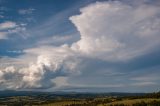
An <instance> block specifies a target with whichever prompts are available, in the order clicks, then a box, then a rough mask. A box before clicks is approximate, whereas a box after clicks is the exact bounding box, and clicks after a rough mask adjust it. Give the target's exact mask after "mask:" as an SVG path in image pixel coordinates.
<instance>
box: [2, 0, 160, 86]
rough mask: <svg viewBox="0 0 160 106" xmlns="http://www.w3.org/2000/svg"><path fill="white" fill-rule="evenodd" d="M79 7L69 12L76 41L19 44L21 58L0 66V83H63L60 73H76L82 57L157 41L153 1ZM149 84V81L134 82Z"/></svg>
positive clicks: (130, 52) (159, 10)
mask: <svg viewBox="0 0 160 106" xmlns="http://www.w3.org/2000/svg"><path fill="white" fill-rule="evenodd" d="M144 10H145V11H147V12H145V11H144ZM80 11H81V14H80V15H76V16H72V17H70V20H71V21H72V22H73V23H74V25H75V26H76V28H77V29H78V31H79V32H80V39H79V40H78V41H77V42H74V43H73V44H71V46H69V45H67V44H64V45H61V46H59V47H53V46H40V47H35V48H31V49H27V50H24V55H22V56H19V57H18V59H20V60H18V62H17V61H16V63H20V62H19V61H22V63H23V64H20V66H18V65H15V66H6V67H5V68H2V69H1V70H0V81H1V86H3V87H6V88H12V89H17V88H31V89H32V88H49V87H53V86H55V84H56V85H58V86H62V85H63V83H67V81H66V82H65V81H64V79H65V78H64V79H63V78H62V77H64V76H72V75H78V74H80V72H79V71H81V70H79V69H77V66H80V63H81V59H84V58H92V59H95V58H98V59H100V60H105V61H124V60H128V59H133V58H134V57H137V56H140V55H143V54H145V53H148V52H150V51H151V50H152V49H153V48H155V47H158V46H159V45H160V38H159V33H160V27H159V26H160V18H159V14H160V7H158V6H153V5H149V4H141V5H134V6H132V5H128V4H125V3H122V2H117V1H116V2H114V1H110V2H97V3H94V4H91V5H89V6H87V7H85V8H82V9H81V10H80ZM15 25H16V24H15ZM1 26H5V25H3V24H2V25H1ZM6 26H7V25H6ZM11 26H12V25H11ZM11 26H10V27H11ZM1 28H2V29H5V28H9V27H1ZM12 31H13V30H12ZM12 31H11V32H12ZM13 32H14V31H13ZM54 39H59V38H54ZM65 39H66V38H61V39H60V40H62V41H63V40H65ZM67 39H68V38H67ZM24 61H25V62H24ZM27 65H28V66H27ZM3 67H4V66H3ZM8 67H9V68H8ZM6 70H7V71H6ZM7 76H12V77H7ZM65 80H68V79H67V78H66V79H65ZM95 83H96V82H95ZM149 84H152V82H144V83H140V84H137V83H136V84H134V85H149ZM95 85H96V84H95ZM107 86H109V87H110V86H111V87H114V85H106V87H107Z"/></svg>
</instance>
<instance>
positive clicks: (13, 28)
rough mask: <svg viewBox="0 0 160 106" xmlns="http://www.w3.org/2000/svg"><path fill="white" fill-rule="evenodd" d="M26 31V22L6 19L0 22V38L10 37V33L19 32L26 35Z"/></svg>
mask: <svg viewBox="0 0 160 106" xmlns="http://www.w3.org/2000/svg"><path fill="white" fill-rule="evenodd" d="M25 31H26V28H25V25H24V24H17V23H16V22H12V21H6V22H3V23H0V39H8V35H11V34H19V35H22V36H23V35H25V34H24V32H25Z"/></svg>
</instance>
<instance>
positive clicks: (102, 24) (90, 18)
mask: <svg viewBox="0 0 160 106" xmlns="http://www.w3.org/2000/svg"><path fill="white" fill-rule="evenodd" d="M144 10H146V11H148V12H147V13H146V12H144ZM159 10H160V8H159V6H153V5H150V4H145V3H143V4H141V5H134V6H132V5H128V4H126V3H123V2H120V1H110V2H97V3H95V4H91V5H89V6H87V7H85V8H82V9H81V10H80V12H81V14H80V15H75V16H72V17H70V20H71V21H72V22H73V23H74V25H75V26H76V28H77V29H78V31H79V32H80V34H81V39H80V40H79V41H78V42H76V43H74V44H73V45H72V47H71V48H72V49H74V50H76V51H79V52H81V53H84V54H85V55H86V54H88V55H89V56H92V57H97V58H100V59H104V60H112V61H114V60H115V61H117V60H128V59H132V58H134V57H137V56H140V55H143V54H145V53H146V52H149V51H151V50H152V49H153V48H154V47H158V45H159V40H160V38H159V31H160V30H159V29H160V27H159V26H160V17H159V14H160V12H159ZM153 41H154V42H153Z"/></svg>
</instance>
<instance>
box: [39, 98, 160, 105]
mask: <svg viewBox="0 0 160 106" xmlns="http://www.w3.org/2000/svg"><path fill="white" fill-rule="evenodd" d="M103 99H104V98H103ZM103 99H99V103H97V101H95V100H93V101H90V102H87V101H60V102H56V103H49V104H45V105H42V106H134V104H138V103H145V104H148V105H136V106H155V105H149V104H150V103H152V102H155V101H156V102H160V99H153V98H146V99H132V100H127V99H124V100H120V101H119V100H114V101H113V102H111V103H104V101H103ZM107 99H108V98H107ZM156 106H160V104H159V105H156Z"/></svg>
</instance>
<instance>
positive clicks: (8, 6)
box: [0, 0, 160, 93]
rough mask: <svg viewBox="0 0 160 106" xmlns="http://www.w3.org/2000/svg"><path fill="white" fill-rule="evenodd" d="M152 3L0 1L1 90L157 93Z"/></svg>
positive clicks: (159, 62) (159, 64) (157, 18)
mask: <svg viewBox="0 0 160 106" xmlns="http://www.w3.org/2000/svg"><path fill="white" fill-rule="evenodd" d="M159 34H160V1H159V0H154V1H153V0H67V1H66V0H47V1H45V0H40V1H39V0H34V1H33V0H12V1H9V0H0V91H3V90H13V91H14V90H15V91H25V90H26V91H27V90H28V91H38V92H39V91H40V92H56V91H61V92H95V93H96V92H108V93H109V92H128V93H135V92H139V93H141V92H142V93H145V92H146V93H149V92H158V91H160V84H159V82H160V77H159V75H160V70H159V69H160V48H159V47H160V35H159Z"/></svg>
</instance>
